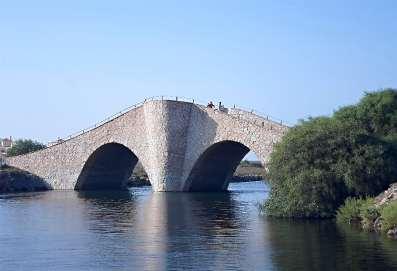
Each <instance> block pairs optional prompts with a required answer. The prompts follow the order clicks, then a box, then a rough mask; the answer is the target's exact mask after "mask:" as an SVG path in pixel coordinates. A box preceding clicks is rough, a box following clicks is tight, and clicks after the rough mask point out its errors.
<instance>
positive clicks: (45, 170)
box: [7, 100, 288, 191]
mask: <svg viewBox="0 0 397 271" xmlns="http://www.w3.org/2000/svg"><path fill="white" fill-rule="evenodd" d="M229 112H230V110H229ZM243 112H244V111H242V112H240V113H239V114H240V117H236V115H235V114H234V113H229V114H227V113H224V112H220V111H218V110H215V109H211V108H205V107H203V106H199V105H195V104H192V103H186V102H177V101H167V100H164V101H150V102H146V103H144V104H143V105H142V106H140V107H137V108H135V109H132V110H131V111H129V112H127V113H125V114H123V115H122V116H120V117H117V118H116V119H113V120H111V121H109V122H107V123H105V124H103V125H102V126H100V127H97V128H95V129H93V130H91V131H88V132H86V133H84V134H81V135H79V136H77V137H75V138H72V139H70V140H67V141H65V142H63V143H60V144H58V145H55V146H52V147H48V148H46V149H44V150H40V151H37V152H34V153H30V154H26V155H22V156H17V157H9V158H7V164H9V165H10V166H14V167H17V168H20V169H23V170H26V171H29V172H31V173H33V174H35V175H37V176H40V177H42V178H43V179H45V180H46V181H47V182H48V184H49V185H50V187H52V188H53V189H74V188H75V185H76V181H77V179H78V176H79V174H80V173H81V171H82V168H83V167H84V164H85V163H86V161H87V160H88V158H89V157H90V155H91V154H92V153H93V152H94V151H95V150H96V149H98V148H99V147H100V146H102V145H104V144H107V143H119V144H122V145H124V146H126V147H127V148H129V149H130V150H131V151H132V152H133V153H134V154H135V155H136V156H137V157H138V159H139V160H140V161H141V163H142V165H143V167H144V168H145V170H146V172H147V173H148V177H149V179H150V181H151V183H152V187H153V190H155V191H183V190H186V183H185V181H186V180H187V178H188V176H189V174H190V172H191V170H192V168H193V167H194V165H195V163H196V161H197V159H198V158H199V157H200V155H202V154H203V152H204V151H205V150H206V149H208V148H209V147H210V146H211V145H213V144H215V143H217V142H221V141H226V140H229V141H236V142H239V143H241V144H243V145H245V146H247V147H248V148H249V149H251V150H252V151H253V152H255V154H256V155H257V156H258V158H260V159H261V161H262V163H263V164H265V165H266V162H267V161H268V159H269V155H270V153H271V151H272V148H273V145H274V143H276V142H278V141H279V140H280V139H281V137H282V136H283V134H284V133H285V132H286V130H287V129H288V128H287V127H286V126H283V125H280V124H277V123H274V122H272V121H268V120H266V119H263V118H261V117H259V116H258V117H257V119H255V121H253V119H250V118H247V117H241V116H242V115H243ZM246 113H247V114H250V115H249V116H250V117H255V116H254V115H252V114H251V113H249V112H246ZM247 116H248V115H247ZM255 118H256V117H255ZM258 120H259V121H260V122H259V123H260V124H258Z"/></svg>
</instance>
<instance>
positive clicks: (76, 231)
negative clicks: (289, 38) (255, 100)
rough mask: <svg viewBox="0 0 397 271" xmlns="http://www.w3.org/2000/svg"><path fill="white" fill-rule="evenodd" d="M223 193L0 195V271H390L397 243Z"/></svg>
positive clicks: (246, 188) (257, 189) (260, 194)
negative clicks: (262, 208)
mask: <svg viewBox="0 0 397 271" xmlns="http://www.w3.org/2000/svg"><path fill="white" fill-rule="evenodd" d="M231 190H232V191H231V192H230V193H224V194H217V193H214V194H211V193H209V194H205V193H203V194H199V193H198V194H196V193H193V194H187V193H152V192H151V190H150V187H149V188H135V189H132V190H131V191H130V192H117V191H111V192H105V191H102V192H73V191H69V192H55V191H51V192H46V193H42V192H40V193H29V194H15V195H3V196H0V229H1V231H0V270H2V271H3V270H18V269H22V270H26V269H29V270H43V269H55V270H114V269H118V270H120V269H122V270H134V269H136V270H393V269H397V268H396V267H397V263H396V259H395V255H397V242H395V241H391V240H387V239H385V238H382V237H379V236H377V235H371V234H367V233H363V232H360V231H356V230H354V229H351V228H341V227H337V226H336V225H335V224H334V223H333V222H332V221H320V222H319V221H300V222H299V221H288V220H269V219H266V218H264V217H261V216H259V214H258V210H257V209H256V207H255V203H257V202H258V201H261V200H262V199H263V198H264V195H266V192H265V191H266V187H265V186H264V184H263V183H251V184H232V187H231Z"/></svg>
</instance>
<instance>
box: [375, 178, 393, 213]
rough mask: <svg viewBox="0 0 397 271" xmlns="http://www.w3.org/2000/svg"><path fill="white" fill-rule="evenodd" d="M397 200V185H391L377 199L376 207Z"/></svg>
mask: <svg viewBox="0 0 397 271" xmlns="http://www.w3.org/2000/svg"><path fill="white" fill-rule="evenodd" d="M395 200H397V183H393V184H391V185H390V187H389V189H387V190H386V191H385V192H383V193H381V194H380V195H379V196H377V197H376V198H375V205H376V206H378V207H379V206H382V205H384V204H386V203H389V202H390V201H395Z"/></svg>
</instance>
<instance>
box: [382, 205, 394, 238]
mask: <svg viewBox="0 0 397 271" xmlns="http://www.w3.org/2000/svg"><path fill="white" fill-rule="evenodd" d="M381 217H382V230H384V231H388V230H391V229H393V228H396V227H397V201H393V202H390V203H389V204H387V205H386V206H385V207H383V208H382V210H381Z"/></svg>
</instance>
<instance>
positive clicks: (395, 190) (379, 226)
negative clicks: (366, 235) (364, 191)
mask: <svg viewBox="0 0 397 271" xmlns="http://www.w3.org/2000/svg"><path fill="white" fill-rule="evenodd" d="M337 221H338V222H339V223H343V224H353V225H358V226H359V227H360V228H362V229H364V230H367V231H375V232H379V233H386V234H387V235H388V236H389V237H391V238H393V239H397V183H394V184H392V185H391V186H390V187H389V189H387V190H386V191H384V192H383V193H381V194H379V195H378V196H377V197H375V198H366V199H361V198H349V199H347V200H346V201H345V204H344V205H343V206H341V207H340V208H339V210H338V212H337Z"/></svg>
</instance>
